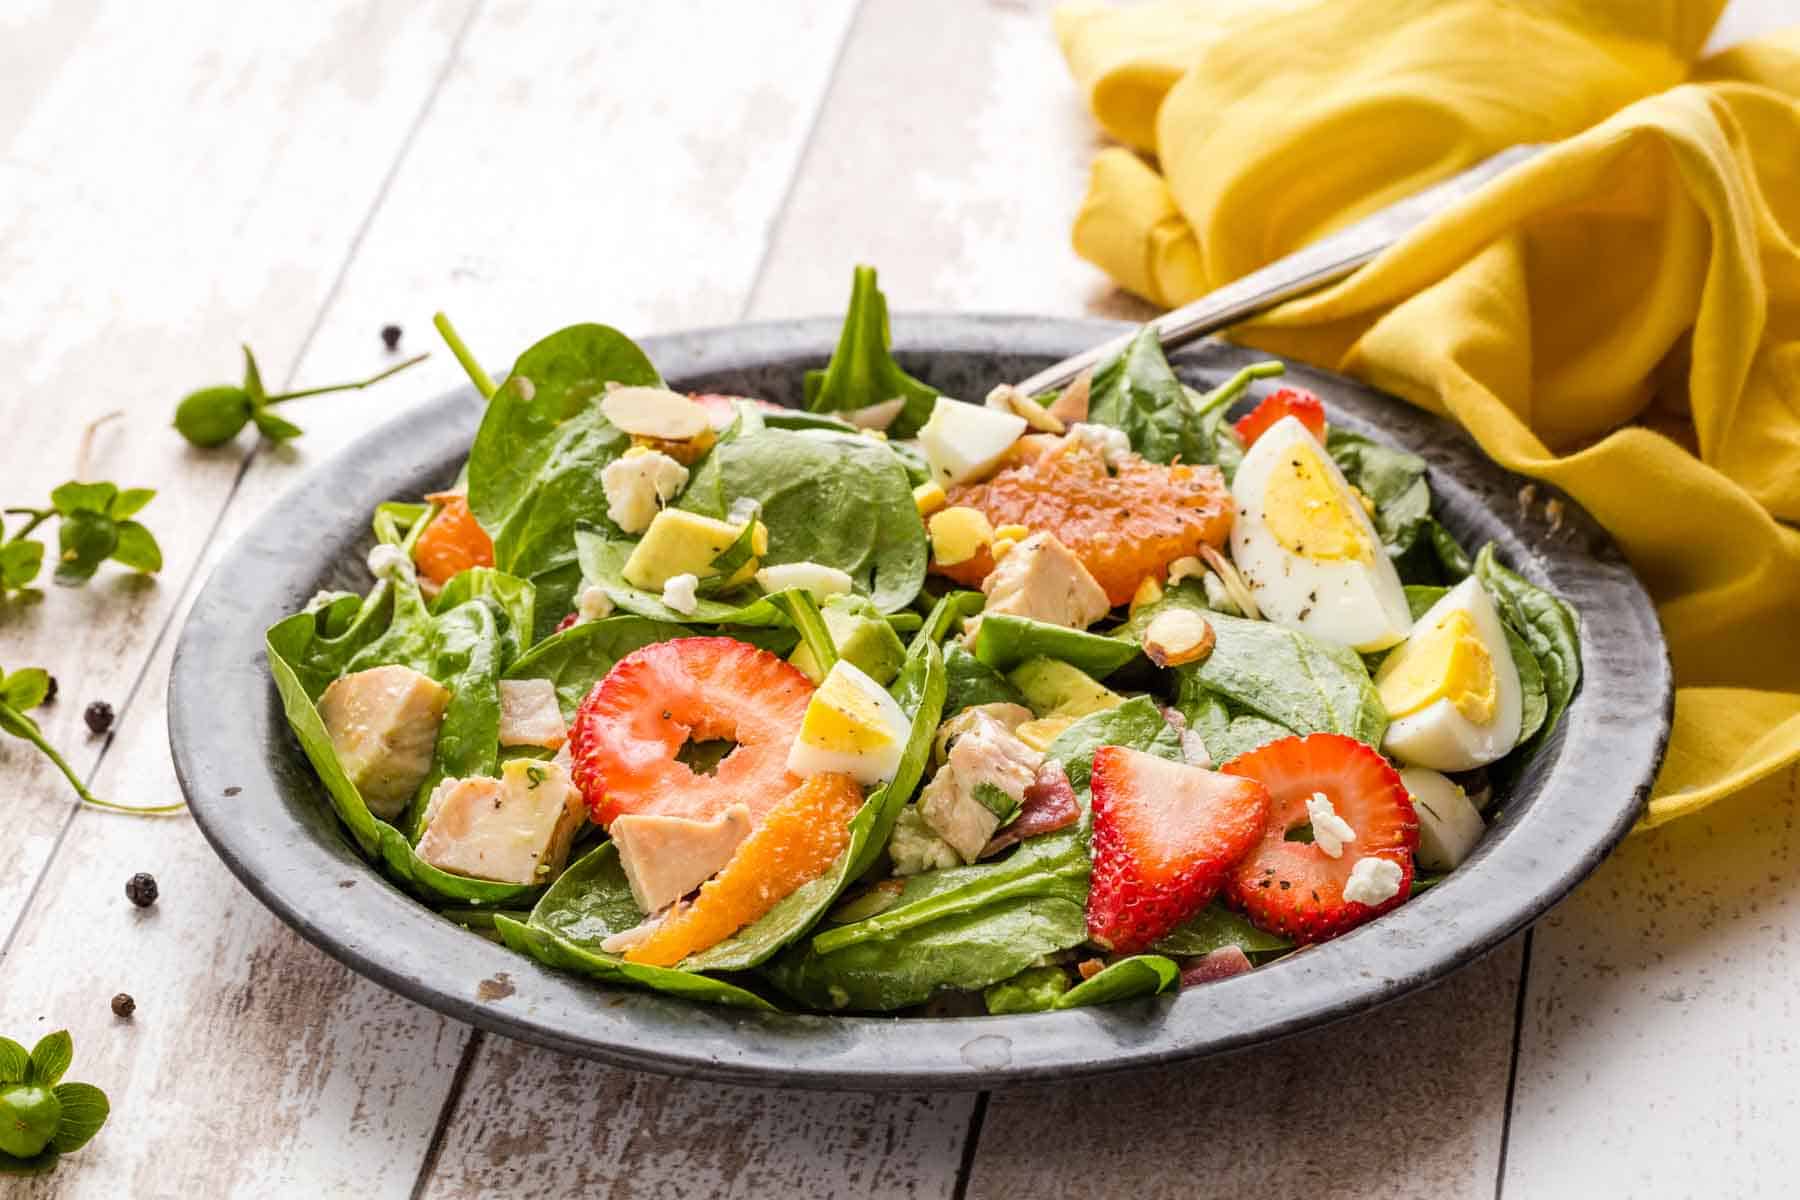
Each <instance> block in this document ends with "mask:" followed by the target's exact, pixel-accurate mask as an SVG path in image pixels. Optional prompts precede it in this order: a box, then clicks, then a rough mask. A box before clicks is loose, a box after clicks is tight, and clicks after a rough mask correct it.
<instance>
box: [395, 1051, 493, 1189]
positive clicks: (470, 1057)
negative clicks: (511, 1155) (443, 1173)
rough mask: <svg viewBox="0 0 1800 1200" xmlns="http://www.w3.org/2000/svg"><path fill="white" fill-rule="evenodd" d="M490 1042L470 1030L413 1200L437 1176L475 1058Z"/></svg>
mask: <svg viewBox="0 0 1800 1200" xmlns="http://www.w3.org/2000/svg"><path fill="white" fill-rule="evenodd" d="M486 1043H487V1035H486V1034H485V1033H483V1032H482V1031H481V1030H479V1029H471V1030H470V1031H469V1040H468V1041H467V1042H465V1043H464V1044H463V1052H462V1057H461V1058H460V1059H458V1060H457V1062H456V1071H455V1073H454V1074H452V1075H451V1076H450V1090H449V1091H448V1092H446V1093H445V1094H444V1103H443V1106H442V1107H441V1108H439V1109H438V1117H437V1124H436V1125H435V1126H433V1128H432V1130H431V1141H430V1143H429V1144H428V1145H427V1146H426V1147H425V1158H424V1159H423V1161H421V1162H420V1163H419V1175H418V1178H416V1179H414V1180H413V1188H412V1200H420V1197H422V1196H424V1195H425V1189H426V1188H427V1187H429V1186H430V1185H431V1177H432V1176H433V1175H435V1174H437V1165H438V1159H439V1158H441V1157H442V1156H443V1153H444V1140H445V1139H446V1138H448V1137H449V1136H450V1123H451V1122H452V1121H454V1120H455V1119H456V1110H457V1109H458V1108H460V1107H462V1096H463V1091H464V1090H465V1089H466V1088H467V1087H468V1084H469V1075H470V1073H471V1072H472V1071H473V1070H474V1068H475V1056H476V1055H477V1054H480V1053H481V1048H482V1047H483V1046H484V1045H486Z"/></svg>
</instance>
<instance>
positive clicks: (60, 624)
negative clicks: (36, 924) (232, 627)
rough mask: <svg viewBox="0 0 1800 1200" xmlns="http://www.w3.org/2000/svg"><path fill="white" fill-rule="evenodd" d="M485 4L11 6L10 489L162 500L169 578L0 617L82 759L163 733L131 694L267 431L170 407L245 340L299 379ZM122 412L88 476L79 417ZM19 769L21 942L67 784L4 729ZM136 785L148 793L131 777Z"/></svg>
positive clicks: (2, 863) (3, 263)
mask: <svg viewBox="0 0 1800 1200" xmlns="http://www.w3.org/2000/svg"><path fill="white" fill-rule="evenodd" d="M467 6H468V0H444V2H442V3H436V4H431V5H426V6H422V7H416V8H408V9H406V10H404V11H402V10H400V9H399V8H394V9H391V10H382V11H378V12H377V11H370V10H367V9H365V8H360V7H353V6H351V5H349V4H347V3H346V4H337V5H325V4H312V5H289V6H286V7H283V8H281V9H280V10H279V11H270V12H261V11H254V12H253V11H251V10H249V9H246V8H244V7H243V6H234V5H229V4H222V3H218V4H211V5H206V6H193V7H190V8H189V9H187V10H186V11H185V13H184V16H183V19H182V20H180V21H171V20H169V19H168V18H167V15H166V14H164V13H160V12H158V11H155V10H154V9H153V8H152V7H150V6H146V5H134V4H129V3H114V4H109V5H76V4H69V5H63V4H56V5H38V6H28V7H27V8H24V9H21V8H19V7H18V6H8V7H6V8H5V9H4V10H3V11H0V47H4V49H3V50H0V55H4V61H5V62H6V63H7V64H22V66H21V69H20V70H19V72H18V73H16V74H15V73H13V72H12V71H11V70H10V69H9V70H0V194H3V195H5V196H6V198H7V203H6V204H5V205H3V206H0V278H4V279H5V280H6V286H5V288H3V289H0V354H4V355H5V356H6V360H7V362H8V363H9V364H11V377H12V379H13V380H14V385H13V386H11V387H9V388H7V389H6V390H5V392H4V394H0V427H3V428H4V429H5V430H6V434H5V438H6V441H5V447H6V448H5V452H4V458H5V473H4V477H3V479H0V488H3V491H4V495H0V502H4V504H6V505H19V504H30V505H34V506H42V505H44V504H45V503H47V497H48V494H49V491H50V489H51V488H52V487H54V486H55V485H56V484H58V483H61V482H63V481H64V480H66V479H69V478H71V477H73V476H75V475H77V474H78V473H80V474H82V475H84V476H86V477H89V478H112V479H116V480H117V481H119V482H120V483H122V484H123V485H126V486H147V487H154V488H158V489H159V492H160V494H159V495H158V497H157V499H156V500H155V501H154V502H153V503H152V504H151V505H150V507H149V508H148V509H147V510H146V511H145V512H144V514H143V517H142V519H143V521H144V522H145V523H146V524H147V525H148V526H149V527H150V528H151V529H152V530H153V531H155V533H156V534H157V535H158V537H159V539H160V540H161V543H162V549H163V554H164V560H165V566H164V569H163V571H162V573H161V575H160V576H159V577H157V578H156V579H155V580H149V579H143V578H140V577H137V576H134V575H132V574H130V573H129V572H125V571H123V570H121V569H118V568H113V567H108V568H104V569H103V570H102V572H101V574H100V575H99V576H98V577H97V578H95V579H94V580H93V581H92V582H91V583H90V584H88V586H86V587H85V588H80V589H66V588H58V587H54V586H52V585H50V584H49V583H48V577H49V571H48V569H46V570H45V573H44V575H45V583H44V587H45V589H46V594H45V596H44V598H43V600H42V601H41V602H40V603H36V604H28V605H27V604H17V603H15V604H10V605H7V606H5V607H4V608H0V662H4V663H5V665H7V666H8V667H11V668H17V667H21V666H25V665H36V666H43V667H45V668H47V669H49V670H50V671H51V672H52V673H53V674H55V675H56V677H57V679H58V681H59V683H60V685H61V699H60V700H59V702H58V703H57V704H56V705H55V706H54V707H53V708H50V709H46V710H44V711H43V713H42V714H41V715H42V717H43V718H44V721H43V723H44V725H45V728H46V732H47V733H48V735H49V736H50V738H51V739H52V741H53V742H54V743H56V744H57V745H59V746H62V747H64V748H65V749H66V751H67V752H68V753H69V755H70V757H71V758H72V760H73V761H74V763H75V764H76V766H77V767H78V769H80V770H81V771H83V772H84V773H86V772H87V771H89V770H91V768H92V766H93V764H94V762H95V761H96V759H97V757H98V755H99V753H100V742H99V739H95V738H91V737H89V736H88V734H87V731H86V729H85V728H84V727H83V725H82V721H81V711H82V708H83V707H84V706H85V705H86V704H87V702H88V701H90V700H95V699H104V700H108V701H110V702H111V703H112V704H113V705H114V706H115V708H117V709H119V710H120V726H121V728H129V727H130V726H132V725H133V724H135V723H136V722H139V721H144V722H146V723H147V724H148V725H149V727H151V728H153V729H160V727H161V724H162V717H161V712H160V709H158V708H157V707H156V704H155V703H154V702H150V703H145V704H142V705H137V706H133V707H131V708H128V707H127V706H126V703H125V702H126V700H127V698H128V696H130V695H131V694H132V689H133V687H134V685H135V683H136V681H137V680H138V678H139V675H140V673H141V672H142V671H143V669H144V665H145V662H146V660H147V658H148V656H149V652H150V646H151V643H152V641H153V640H154V638H155V636H156V634H157V632H158V631H159V630H160V629H161V628H162V627H163V626H164V624H165V623H166V621H167V620H168V618H169V616H170V613H171V611H172V610H173V609H174V607H175V604H176V601H177V597H178V596H179V594H180V592H181V587H182V583H183V581H184V580H185V578H186V577H187V575H188V574H189V572H190V571H191V570H192V568H193V566H194V563H195V561H196V560H197V558H198V557H199V555H200V553H201V551H202V548H203V547H204V545H205V543H206V539H207V537H208V535H209V533H210V531H211V528H212V524H213V520H214V517H215V515H216V514H217V512H218V511H219V508H220V506H221V504H222V503H223V501H224V498H225V496H226V494H227V493H228V492H229V490H230V488H231V486H232V484H233V481H234V480H235V479H236V478H237V474H238V472H239V470H240V468H241V465H242V457H243V454H244V447H246V446H248V444H249V441H248V439H247V438H245V439H243V440H242V441H241V442H240V444H239V445H237V446H232V447H226V448H223V449H220V450H215V451H209V452H201V451H195V450H193V449H191V448H189V447H188V445H187V444H186V443H185V442H184V441H182V440H181V439H180V438H179V437H177V436H176V435H175V434H174V432H173V431H172V430H170V429H169V427H168V426H169V419H170V416H171V414H172V412H173V410H174V406H175V403H176V401H177V399H178V398H179V397H180V396H181V395H182V394H183V393H184V392H185V391H187V390H188V389H191V388H193V387H196V386H199V385H201V384H204V383H207V382H212V381H217V380H232V379H235V378H236V377H237V376H238V374H239V372H240V371H241V370H242V366H241V358H240V356H239V351H238V348H237V344H238V342H239V341H240V340H244V339H248V340H249V341H251V342H252V343H253V344H254V345H255V346H256V347H257V348H258V351H259V353H260V355H261V357H262V362H263V367H264V370H265V372H266V374H267V377H268V378H269V380H270V381H271V383H272V384H273V383H279V381H281V380H282V379H284V378H286V377H287V375H288V374H289V372H290V371H291V369H292V366H293V361H294V358H295V355H296V354H297V353H298V352H299V350H300V347H301V343H302V341H303V339H304V338H305V336H306V333H307V330H308V329H309V328H310V326H311V324H312V322H313V319H314V317H315V315H316V314H317V312H318V308H319V305H320V303H321V302H322V301H323V300H324V298H325V296H326V295H327V293H328V292H329V290H330V288H331V285H332V281H333V280H334V278H335V277H336V275H337V273H338V271H339V269H340V267H341V265H342V263H343V261H344V256H345V253H346V251H347V249H348V248H349V246H350V244H351V241H352V239H353V237H354V234H355V232H356V229H357V225H358V223H359V222H360V221H361V219H362V218H363V215H364V214H365V213H366V212H367V210H368V206H369V204H370V202H371V201H372V200H373V199H374V196H375V194H376V191H377V188H378V187H379V184H380V181H381V177H382V174H383V172H384V170H385V168H386V166H387V164H388V163H389V162H390V161H391V160H392V157H393V155H394V154H395V152H396V150H397V149H398V147H399V146H400V144H401V143H402V141H403V140H404V138H405V135H406V132H407V129H408V127H409V125H410V124H411V122H412V121H413V119H414V118H415V117H416V116H417V114H418V111H419V107H420V105H421V103H422V102H423V99H424V97H425V95H426V94H427V92H428V90H429V89H430V87H431V86H432V84H433V83H434V81H435V80H436V77H437V74H438V72H439V70H440V69H441V67H442V65H443V63H444V60H445V56H446V54H447V53H448V47H449V45H450V42H451V39H452V37H453V36H454V35H455V33H456V31H457V28H458V27H459V24H460V20H461V17H462V15H463V13H464V11H465V10H466V8H467ZM113 411H118V412H120V413H121V414H122V415H121V416H120V417H119V418H118V419H117V420H115V421H113V422H111V423H110V424H108V425H106V426H105V427H104V429H102V430H101V431H100V433H99V435H98V437H97V438H96V439H95V441H94V443H93V447H92V451H91V453H90V455H89V460H88V462H87V463H86V464H85V466H80V467H78V464H77V462H76V457H77V446H78V443H79V441H80V437H81V432H82V427H83V425H84V424H85V423H86V422H88V421H91V420H93V419H94V418H96V417H99V416H101V415H102V414H104V413H107V412H113ZM14 525H15V527H16V522H15V523H14ZM51 545H52V547H54V540H53V538H52V542H51ZM143 698H144V699H145V700H146V701H150V700H151V699H152V698H151V697H143ZM0 776H3V777H5V778H6V779H7V781H8V783H9V787H8V797H7V819H8V836H7V837H6V838H3V839H0V945H3V944H4V941H5V938H6V935H7V933H8V932H10V931H11V930H12V928H13V926H14V923H15V921H16V919H17V918H18V916H19V914H20V912H21V910H22V908H23V905H24V903H25V900H26V896H27V894H28V893H29V891H30V889H31V887H32V886H33V883H34V881H35V880H36V879H37V878H38V876H39V874H40V872H41V870H42V868H43V866H44V863H45V862H46V861H47V859H48V857H49V856H50V854H51V851H52V849H53V847H54V845H55V844H56V840H57V838H58V837H59V836H60V835H61V833H62V831H63V829H64V828H65V827H66V824H67V822H68V820H69V818H70V815H71V813H72V811H73V809H72V807H71V805H72V801H73V797H72V796H71V794H70V793H69V791H68V789H67V787H66V786H65V785H64V783H63V781H62V779H61V778H60V776H58V775H57V774H56V773H55V772H54V771H53V770H51V769H50V767H49V765H48V764H47V763H45V762H44V761H43V760H42V759H41V758H39V757H38V755H37V754H36V753H35V752H34V751H31V750H29V749H28V748H26V747H25V746H24V745H23V744H22V743H20V742H17V741H15V740H13V739H11V738H0ZM119 798H120V799H123V800H128V801H136V800H138V799H141V798H142V797H141V795H140V793H139V791H138V789H137V788H136V787H134V786H133V785H132V784H131V783H130V782H125V783H124V784H122V790H121V795H120V797H119Z"/></svg>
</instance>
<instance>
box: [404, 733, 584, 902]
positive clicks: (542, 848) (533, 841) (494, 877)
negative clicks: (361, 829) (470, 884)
mask: <svg viewBox="0 0 1800 1200" xmlns="http://www.w3.org/2000/svg"><path fill="white" fill-rule="evenodd" d="M585 812H586V809H585V808H584V806H583V805H582V803H581V793H580V792H578V791H576V790H575V785H574V784H573V783H572V782H570V780H569V773H568V772H567V771H565V770H564V769H563V768H562V767H561V766H560V765H558V764H557V763H555V762H539V761H538V760H536V759H531V758H515V759H513V760H511V761H510V762H507V763H505V764H504V765H502V766H501V768H500V778H498V779H491V778H489V777H487V776H485V775H474V776H470V777H469V778H467V779H446V780H444V781H443V782H442V783H440V784H438V786H437V789H436V790H435V791H433V792H432V793H431V800H430V801H429V802H428V803H427V804H426V806H425V836H424V837H423V838H420V839H419V845H418V855H419V857H420V858H422V859H424V860H425V861H426V862H428V863H430V864H431V865H432V866H434V867H436V868H437V869H438V870H440V871H448V872H449V873H450V874H452V875H464V876H467V877H468V878H470V879H485V880H488V881H490V882H493V883H543V882H544V881H545V880H546V879H548V878H549V877H550V876H551V875H554V874H555V873H556V872H558V871H560V870H561V869H562V866H563V863H564V862H566V861H567V860H568V857H569V843H570V842H571V841H573V840H574V838H575V833H576V831H577V830H578V829H580V828H581V822H582V819H583V817H584V815H585Z"/></svg>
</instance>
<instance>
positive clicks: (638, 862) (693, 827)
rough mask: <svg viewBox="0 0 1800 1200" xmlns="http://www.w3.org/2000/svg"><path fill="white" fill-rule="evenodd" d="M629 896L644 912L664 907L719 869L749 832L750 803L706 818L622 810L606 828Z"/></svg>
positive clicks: (715, 873)
mask: <svg viewBox="0 0 1800 1200" xmlns="http://www.w3.org/2000/svg"><path fill="white" fill-rule="evenodd" d="M607 832H608V833H610V834H611V835H612V840H613V845H615V846H617V847H618V848H619V865H620V866H621V867H623V868H624V869H625V882H626V883H628V884H630V885H631V898H632V899H633V900H635V901H637V906H638V907H639V908H641V909H643V910H644V911H645V912H647V913H653V912H656V911H657V910H659V909H662V908H666V907H667V906H668V905H670V904H673V903H674V902H675V901H677V900H679V899H681V898H682V897H683V896H685V895H687V894H688V893H689V892H691V891H693V890H694V889H695V888H697V887H699V886H700V885H701V884H703V883H705V882H706V881H707V880H709V879H711V878H712V877H713V876H714V875H717V874H718V873H719V870H720V868H722V867H723V866H724V865H725V864H726V863H728V862H730V861H731V856H732V855H733V854H735V853H737V848H738V845H739V844H740V843H741V842H742V841H743V840H744V839H745V838H747V837H749V836H750V809H749V808H748V807H747V806H745V805H742V804H734V805H732V806H731V807H730V808H728V809H726V810H725V811H724V812H722V813H720V814H719V815H718V816H716V817H714V818H713V819H712V820H710V821H697V820H694V819H693V818H691V817H666V816H660V815H657V814H653V813H627V814H625V815H624V816H622V817H619V818H618V819H616V820H615V821H613V823H612V825H610V826H609V827H608V828H607Z"/></svg>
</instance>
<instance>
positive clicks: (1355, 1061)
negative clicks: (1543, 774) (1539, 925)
mask: <svg viewBox="0 0 1800 1200" xmlns="http://www.w3.org/2000/svg"><path fill="white" fill-rule="evenodd" d="M1518 975H1519V947H1518V944H1517V942H1509V943H1508V944H1507V945H1506V946H1505V947H1503V948H1502V949H1501V950H1499V951H1498V952H1496V953H1494V954H1492V955H1490V956H1489V957H1487V958H1486V959H1483V960H1482V961H1481V962H1479V963H1477V964H1476V965H1474V966H1472V967H1470V968H1468V969H1467V970H1465V971H1462V972H1461V973H1459V974H1457V975H1454V976H1452V977H1451V978H1450V979H1449V980H1447V981H1445V982H1444V983H1443V984H1441V985H1439V986H1438V987H1436V988H1433V989H1432V990H1430V991H1428V992H1425V993H1424V994H1422V995H1418V996H1413V997H1409V998H1408V999H1406V1000H1402V1001H1399V1002H1398V1003H1395V1004H1392V1005H1389V1006H1387V1007H1385V1008H1381V1009H1377V1010H1376V1011H1374V1012H1372V1013H1365V1014H1363V1015H1361V1016H1358V1017H1355V1018H1352V1019H1351V1020H1348V1021H1344V1022H1341V1023H1339V1024H1336V1025H1332V1026H1328V1027H1327V1028H1324V1029H1319V1030H1314V1031H1312V1032H1310V1033H1306V1034H1302V1035H1300V1036H1298V1037H1295V1038H1293V1039H1291V1040H1289V1041H1285V1042H1281V1043H1278V1044H1276V1045H1274V1046H1265V1047H1261V1048H1259V1049H1256V1050H1252V1051H1247V1052H1245V1053H1243V1054H1238V1055H1234V1056H1232V1057H1229V1058H1223V1059H1215V1060H1211V1061H1207V1062H1200V1063H1191V1064H1186V1065H1182V1066H1176V1067H1170V1068H1167V1069H1165V1070H1160V1071H1150V1072H1145V1073H1142V1074H1138V1075H1131V1076H1127V1077H1124V1078H1121V1079H1118V1080H1102V1081H1100V1082H1097V1083H1093V1084H1083V1085H1079V1086H1066V1087H1056V1088H1044V1089H1036V1090H1030V1091H1020V1092H1003V1093H999V1094H997V1095H995V1096H994V1098H993V1101H992V1103H991V1104H990V1106H989V1108H988V1112H987V1118H986V1120H985V1121H984V1122H983V1124H982V1135H981V1142H980V1146H979V1148H978V1150H977V1153H976V1158H975V1168H974V1172H973V1174H972V1176H971V1178H970V1185H969V1191H968V1194H969V1195H970V1196H971V1197H980V1198H982V1200H1011V1198H1013V1197H1019V1198H1026V1200H1034V1198H1036V1197H1040V1196H1048V1195H1063V1194H1067V1190H1068V1189H1070V1188H1072V1187H1073V1188H1076V1189H1079V1190H1080V1191H1081V1192H1082V1193H1084V1194H1086V1193H1091V1194H1093V1195H1107V1196H1132V1197H1136V1198H1139V1200H1162V1198H1164V1197H1167V1198H1168V1200H1188V1198H1189V1197H1193V1196H1301V1195H1309V1194H1315V1193H1320V1192H1323V1193H1326V1194H1329V1195H1332V1196H1347V1197H1370V1198H1371V1200H1390V1198H1403V1197H1415V1196H1416V1197H1421V1198H1431V1200H1441V1198H1443V1197H1453V1196H1468V1197H1477V1196H1479V1197H1488V1196H1492V1195H1493V1191H1494V1169H1495V1162H1496V1159H1497V1158H1498V1155H1499V1152H1500V1139H1501V1123H1502V1110H1503V1109H1504V1107H1505V1106H1504V1095H1505V1081H1506V1072H1507V1063H1508V1058H1509V1054H1510V1051H1511V1048H1512V1034H1513V1027H1512V1011H1511V1001H1510V997H1511V995H1512V992H1513V987H1514V984H1515V982H1516V981H1517V979H1518ZM1496 998H1502V999H1505V1000H1506V1003H1505V1004H1503V1005H1497V1004H1496V1003H1495V1000H1496ZM1177 1003H1181V1001H1177ZM1502 1008H1503V1009H1504V1010H1505V1011H1504V1013H1501V1012H1499V1011H1498V1010H1499V1009H1502ZM1494 1080H1498V1081H1499V1083H1500V1086H1499V1087H1498V1088H1496V1087H1494V1086H1492V1081H1494ZM1521 1194H1523V1195H1531V1196H1536V1195H1547V1194H1549V1193H1548V1192H1547V1191H1535V1192H1533V1191H1527V1192H1524V1193H1521ZM1593 1194H1605V1193H1604V1192H1596V1193H1593Z"/></svg>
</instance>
